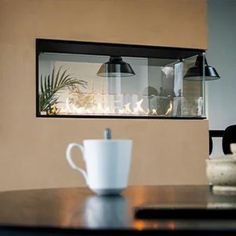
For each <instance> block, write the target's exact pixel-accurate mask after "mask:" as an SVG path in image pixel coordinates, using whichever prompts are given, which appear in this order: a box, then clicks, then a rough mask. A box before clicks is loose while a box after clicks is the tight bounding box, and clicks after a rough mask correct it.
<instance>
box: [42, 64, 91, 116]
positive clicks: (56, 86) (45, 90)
mask: <svg viewBox="0 0 236 236" xmlns="http://www.w3.org/2000/svg"><path fill="white" fill-rule="evenodd" d="M74 86H82V87H84V88H86V86H87V82H86V81H84V80H79V79H78V78H75V77H73V76H71V74H69V73H68V70H67V69H64V70H63V69H62V66H61V67H59V69H58V70H57V71H56V69H55V67H53V69H52V72H51V73H50V74H48V75H46V76H43V75H41V76H40V92H39V108H40V112H46V113H47V114H56V110H55V107H56V104H57V103H58V99H59V95H58V91H60V90H62V89H65V88H73V87H74Z"/></svg>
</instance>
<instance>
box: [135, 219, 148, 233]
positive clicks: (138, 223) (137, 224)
mask: <svg viewBox="0 0 236 236" xmlns="http://www.w3.org/2000/svg"><path fill="white" fill-rule="evenodd" d="M134 228H135V229H136V230H139V231H141V230H143V229H144V228H145V223H144V222H143V221H142V220H137V221H135V222H134Z"/></svg>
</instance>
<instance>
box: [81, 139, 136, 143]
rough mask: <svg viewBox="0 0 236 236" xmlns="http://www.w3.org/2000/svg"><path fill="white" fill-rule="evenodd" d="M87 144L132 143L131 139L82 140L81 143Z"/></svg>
mask: <svg viewBox="0 0 236 236" xmlns="http://www.w3.org/2000/svg"><path fill="white" fill-rule="evenodd" d="M88 142H98V143H122V142H123V143H125V142H130V143H132V142H133V140H132V139H84V140H83V143H88Z"/></svg>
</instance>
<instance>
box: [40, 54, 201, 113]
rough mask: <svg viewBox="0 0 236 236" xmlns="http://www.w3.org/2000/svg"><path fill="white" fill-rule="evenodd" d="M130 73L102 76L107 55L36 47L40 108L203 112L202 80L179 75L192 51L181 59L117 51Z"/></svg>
mask: <svg viewBox="0 0 236 236" xmlns="http://www.w3.org/2000/svg"><path fill="white" fill-rule="evenodd" d="M122 58H123V60H124V61H125V62H127V63H128V64H129V65H130V66H132V69H133V71H134V73H135V74H134V75H133V76H130V77H123V76H122V74H118V75H115V74H114V76H112V77H110V76H105V75H104V77H101V76H98V75H97V71H98V70H99V68H100V67H101V65H102V64H103V63H104V62H106V61H108V60H109V56H101V55H100V56H99V55H86V54H62V53H41V54H40V55H39V70H38V78H39V80H38V102H39V104H38V109H39V111H38V112H39V114H40V115H42V116H44V115H46V116H50V115H65V116H66V115H70V116H80V115H81V116H111V117H112V116H133V117H135V116H142V117H202V116H204V110H205V109H204V94H203V86H204V83H203V82H202V81H189V80H184V75H185V74H186V71H187V70H188V68H189V67H191V66H192V65H193V64H194V62H195V61H196V56H194V57H191V58H187V59H185V60H171V59H170V60H168V63H166V61H165V63H163V62H162V61H161V60H160V59H157V58H144V57H122Z"/></svg>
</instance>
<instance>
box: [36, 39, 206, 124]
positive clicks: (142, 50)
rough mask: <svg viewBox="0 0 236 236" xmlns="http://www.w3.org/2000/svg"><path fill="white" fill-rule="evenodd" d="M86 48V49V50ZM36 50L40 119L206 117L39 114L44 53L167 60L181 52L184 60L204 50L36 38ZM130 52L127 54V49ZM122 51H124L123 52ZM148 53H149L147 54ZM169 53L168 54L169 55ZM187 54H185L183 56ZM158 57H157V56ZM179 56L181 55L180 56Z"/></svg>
mask: <svg viewBox="0 0 236 236" xmlns="http://www.w3.org/2000/svg"><path fill="white" fill-rule="evenodd" d="M84 46H86V47H85V49H84ZM100 46H103V49H104V47H106V50H103V51H102V52H101V51H99V50H100V49H99V50H98V47H100ZM35 48H36V55H35V56H36V59H35V62H36V117H40V118H86V119H87V118H89V119H97V118H99V119H176V120H203V119H206V117H161V116H157V117H151V116H148V117H144V116H118V115H116V116H108V115H106V116H102V115H101V116H99V115H93V116H89V115H41V114H40V112H39V96H38V93H39V92H38V90H39V87H38V86H39V85H38V81H39V75H38V72H39V55H40V53H42V52H54V53H74V54H75V53H80V54H93V55H110V54H109V52H111V51H112V52H113V50H114V49H115V48H118V50H115V53H114V52H113V54H112V55H114V56H115V55H120V54H122V56H137V57H157V55H156V54H155V52H156V53H157V52H161V55H160V54H158V57H157V58H165V57H164V56H163V53H164V54H165V55H169V56H168V57H166V58H170V55H176V54H173V52H181V53H182V55H184V56H183V58H186V57H190V56H193V55H197V54H200V53H203V52H205V50H203V49H191V48H176V47H158V46H146V45H133V44H114V43H102V42H85V41H70V40H54V39H42V38H36V41H35ZM128 48H129V49H130V51H129V52H128V53H127V49H128ZM121 49H122V50H121ZM146 51H148V53H147V52H146ZM167 51H168V53H167ZM183 52H185V54H183ZM155 55H156V56H155ZM178 55H179V54H178ZM173 59H181V58H179V56H175V57H173Z"/></svg>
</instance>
